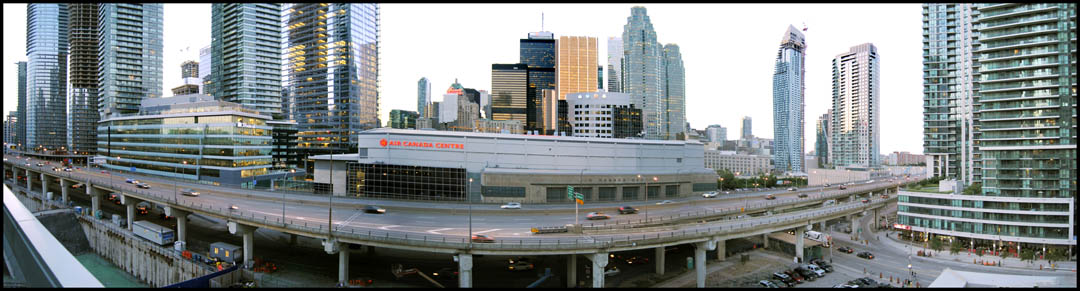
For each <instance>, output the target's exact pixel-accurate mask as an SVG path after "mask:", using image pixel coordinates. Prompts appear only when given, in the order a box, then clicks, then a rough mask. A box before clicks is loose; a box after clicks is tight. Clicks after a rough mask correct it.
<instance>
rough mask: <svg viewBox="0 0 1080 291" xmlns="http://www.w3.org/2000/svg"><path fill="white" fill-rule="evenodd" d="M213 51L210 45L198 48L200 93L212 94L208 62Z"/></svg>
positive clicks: (211, 61) (211, 60) (210, 61)
mask: <svg viewBox="0 0 1080 291" xmlns="http://www.w3.org/2000/svg"><path fill="white" fill-rule="evenodd" d="M213 52H214V51H213V50H211V49H210V46H205V47H203V48H201V49H199V80H202V84H201V85H202V87H201V91H202V92H199V93H201V94H206V95H213V94H211V93H213V91H214V90H212V89H211V88H210V84H211V80H210V71H211V70H210V64H211V63H213V59H212V58H211V56H212V54H213ZM283 93H284V92H283ZM282 110H284V108H282Z"/></svg>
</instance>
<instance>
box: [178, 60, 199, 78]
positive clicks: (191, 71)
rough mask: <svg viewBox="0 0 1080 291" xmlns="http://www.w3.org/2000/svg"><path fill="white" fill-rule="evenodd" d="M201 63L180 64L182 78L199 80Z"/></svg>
mask: <svg viewBox="0 0 1080 291" xmlns="http://www.w3.org/2000/svg"><path fill="white" fill-rule="evenodd" d="M198 77H199V62H196V61H184V62H183V63H180V78H198Z"/></svg>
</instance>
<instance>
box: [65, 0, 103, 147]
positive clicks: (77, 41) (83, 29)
mask: <svg viewBox="0 0 1080 291" xmlns="http://www.w3.org/2000/svg"><path fill="white" fill-rule="evenodd" d="M98 6H99V5H98V4H97V3H89V2H87V3H70V4H68V17H69V18H70V19H71V22H70V27H69V28H70V29H68V39H69V40H70V41H71V50H70V52H71V54H70V55H69V62H68V81H69V83H68V84H70V85H71V90H70V91H69V92H70V95H69V96H68V106H70V108H71V109H70V110H71V111H70V112H68V113H69V115H70V118H68V123H69V124H68V126H67V128H68V134H69V140H68V144H70V145H71V151H72V152H73V153H75V154H80V155H94V154H95V153H97V123H98V118H100V116H99V115H98V105H97V101H98V100H97V98H98V93H97V89H98V9H99V7H98Z"/></svg>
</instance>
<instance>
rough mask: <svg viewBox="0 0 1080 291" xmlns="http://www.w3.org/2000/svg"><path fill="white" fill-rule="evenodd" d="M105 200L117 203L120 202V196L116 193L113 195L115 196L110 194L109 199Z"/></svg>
mask: <svg viewBox="0 0 1080 291" xmlns="http://www.w3.org/2000/svg"><path fill="white" fill-rule="evenodd" d="M105 199H106V200H109V201H116V200H120V195H117V194H116V193H113V194H109V197H107V198H105Z"/></svg>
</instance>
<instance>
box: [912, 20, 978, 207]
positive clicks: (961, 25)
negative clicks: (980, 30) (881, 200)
mask: <svg viewBox="0 0 1080 291" xmlns="http://www.w3.org/2000/svg"><path fill="white" fill-rule="evenodd" d="M923 10H924V13H923V18H922V19H923V20H922V22H923V27H925V28H924V29H923V47H924V48H923V67H924V68H925V69H924V70H926V73H925V74H923V121H924V122H923V153H924V154H926V156H927V157H929V158H930V161H929V162H930V163H929V164H927V165H926V166H927V167H930V170H931V173H932V175H934V176H937V177H948V178H956V179H958V180H960V181H961V182H963V184H964V185H971V183H973V182H976V181H979V178H980V176H982V173H981V170H980V168H981V161H979V153H978V148H979V147H978V144H977V143H976V142H975V141H976V140H978V138H979V136H978V135H979V133H978V132H977V131H976V130H975V128H976V126H977V125H976V122H977V121H978V117H977V112H978V108H977V104H978V100H979V99H978V91H977V87H975V86H974V84H975V82H976V81H977V80H976V79H977V74H978V72H977V68H975V67H973V66H971V65H970V64H973V63H975V62H976V59H975V57H976V54H975V48H976V47H977V46H978V41H979V40H978V36H977V34H976V32H975V30H974V29H973V24H974V21H975V19H976V15H975V4H972V3H940V4H923ZM930 11H933V12H932V13H930Z"/></svg>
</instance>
